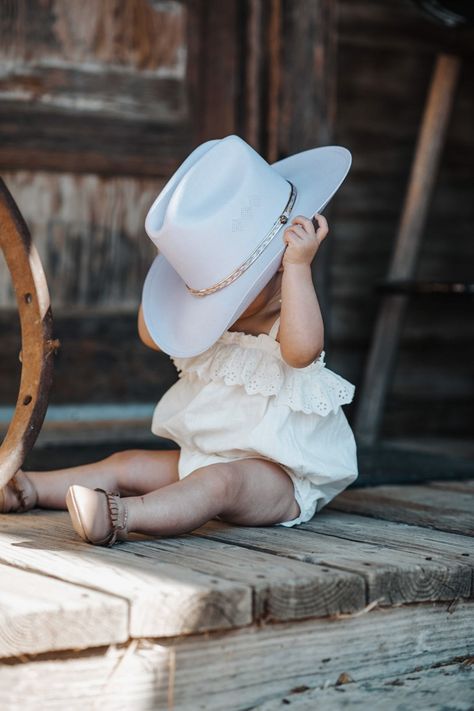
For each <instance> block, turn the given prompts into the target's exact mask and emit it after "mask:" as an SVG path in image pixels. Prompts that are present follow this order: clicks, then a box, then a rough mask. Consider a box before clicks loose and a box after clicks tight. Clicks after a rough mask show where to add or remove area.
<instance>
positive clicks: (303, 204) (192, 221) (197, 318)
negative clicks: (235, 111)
mask: <svg viewBox="0 0 474 711" xmlns="http://www.w3.org/2000/svg"><path fill="white" fill-rule="evenodd" d="M350 165H351V154H350V152H349V151H348V150H347V149H346V148H342V147H341V146H324V147H322V148H313V149H311V150H307V151H303V152H302V153H297V154H295V155H292V156H289V157H288V158H284V159H283V160H280V161H277V162H276V163H273V164H272V165H269V164H268V163H267V162H266V161H265V160H264V159H263V158H262V157H261V156H260V155H259V154H258V153H257V152H256V151H255V150H254V149H253V148H252V147H251V146H249V145H248V144H247V143H246V142H245V141H243V140H242V139H241V138H239V137H238V136H234V135H230V136H226V137H225V138H222V139H220V140H213V141H207V142H206V143H203V144H202V145H200V146H198V147H197V148H196V149H195V150H194V151H193V152H192V153H191V154H190V155H189V156H188V158H186V160H185V161H184V162H183V163H182V164H181V166H180V167H179V168H178V169H177V171H176V172H175V173H174V175H173V176H172V177H171V178H170V180H169V181H168V182H167V183H166V185H165V187H164V188H163V190H162V191H161V192H160V194H159V195H158V197H157V198H156V200H155V202H154V203H153V205H152V206H151V208H150V210H149V212H148V214H147V216H146V220H145V229H146V232H147V234H148V236H149V237H150V239H151V240H152V241H153V242H154V244H155V245H156V247H157V248H158V250H159V254H158V256H157V257H156V258H155V260H154V261H153V263H152V265H151V268H150V270H149V272H148V274H147V277H146V279H145V284H144V287H143V297H142V304H143V317H144V320H145V324H146V326H147V329H148V331H149V333H150V335H151V337H152V338H153V340H154V341H155V342H156V343H157V345H158V346H159V347H160V348H161V349H162V350H163V351H165V352H166V353H168V354H169V355H170V356H173V357H184V358H186V357H189V356H194V355H198V354H199V353H202V352H203V351H205V350H207V349H208V348H209V347H210V346H212V345H213V343H215V342H216V341H217V339H218V338H219V337H220V336H221V335H222V334H223V333H224V331H226V330H227V329H228V328H229V327H230V326H231V325H232V324H233V323H234V322H235V321H237V319H238V318H239V316H240V315H241V314H242V313H243V312H244V311H245V310H246V309H247V308H248V306H249V305H250V304H251V303H252V301H253V300H254V299H255V298H256V296H257V295H258V294H259V293H260V291H261V290H262V289H263V288H264V286H265V285H266V284H267V283H268V282H269V280H270V279H271V277H272V276H273V275H274V274H275V272H276V271H277V270H278V267H279V266H280V264H281V259H282V256H283V253H284V251H285V248H286V244H285V243H284V241H283V232H284V225H285V223H286V222H287V221H291V219H292V218H293V217H295V216H296V215H304V216H306V217H312V216H313V215H314V214H315V213H317V212H320V211H321V210H322V209H323V208H324V207H325V205H327V203H328V202H329V200H330V199H331V197H332V196H333V195H334V193H335V192H336V190H337V189H338V188H339V186H340V185H341V183H342V181H343V180H344V178H345V177H346V175H347V173H348V171H349V168H350Z"/></svg>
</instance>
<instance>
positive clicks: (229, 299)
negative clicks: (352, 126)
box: [142, 146, 351, 358]
mask: <svg viewBox="0 0 474 711" xmlns="http://www.w3.org/2000/svg"><path fill="white" fill-rule="evenodd" d="M350 166H351V154H350V152H349V151H348V150H347V149H346V148H343V147H342V146H324V147H321V148H313V149H310V150H307V151H303V152H302V153H297V154H295V155H292V156H289V157H288V158H284V159H283V160H280V161H277V162H276V163H273V164H272V168H273V169H274V170H276V171H277V172H278V173H280V175H282V176H283V177H284V178H287V179H288V180H290V181H291V182H292V183H293V184H294V185H295V186H296V189H297V191H298V194H297V198H296V201H295V204H294V206H293V209H292V211H291V213H290V216H289V219H288V222H289V223H290V222H291V220H292V219H293V218H294V217H295V216H296V215H304V216H306V217H312V216H313V215H314V214H315V213H318V212H321V210H323V209H324V207H325V206H326V205H327V203H328V202H329V200H330V199H331V198H332V197H333V195H334V194H335V192H336V191H337V189H338V188H339V186H340V185H341V183H342V182H343V180H344V178H345V177H346V175H347V173H348V171H349V168H350ZM283 234H284V228H283V227H282V229H281V230H280V231H279V232H278V233H277V234H276V235H275V237H274V238H273V239H272V240H271V242H270V244H269V245H268V246H267V247H266V249H265V250H264V252H263V253H262V254H261V255H260V257H259V258H258V259H257V260H256V261H255V262H254V263H253V264H252V266H251V267H249V269H247V271H245V272H244V273H243V274H241V275H240V276H239V277H238V279H236V280H235V281H234V282H232V283H231V284H229V285H228V286H226V287H224V288H223V289H220V290H219V291H216V292H214V293H212V294H208V295H207V296H204V297H199V296H194V295H193V294H191V293H190V292H189V291H188V289H187V287H186V284H185V283H184V281H183V280H182V279H181V277H180V276H179V274H178V273H177V272H176V271H175V269H174V268H173V267H172V266H171V264H170V263H169V262H168V261H167V259H166V258H165V257H164V256H163V255H162V254H159V255H158V256H157V257H156V258H155V260H154V261H153V263H152V265H151V267H150V269H149V271H148V274H147V276H146V279H145V283H144V286H143V294H142V305H143V317H144V320H145V324H146V327H147V329H148V332H149V333H150V336H151V337H152V339H153V340H154V341H155V342H156V344H157V345H158V346H159V347H160V348H161V350H163V351H164V352H165V353H167V354H168V355H170V356H172V357H177V358H178V357H179V358H188V357H191V356H196V355H199V354H200V353H203V352H204V351H206V350H207V349H208V348H210V347H211V346H212V345H213V344H214V343H215V342H216V341H217V340H218V338H219V337H220V336H221V335H222V334H223V333H224V331H226V330H227V329H228V328H229V327H230V326H231V325H232V324H233V323H235V321H236V320H237V319H238V318H239V316H240V315H241V314H242V313H244V311H245V310H246V309H247V308H248V306H249V305H250V304H251V303H252V301H253V300H254V299H255V298H256V296H257V295H258V294H259V293H260V291H261V290H262V289H263V288H264V287H265V286H266V284H267V283H268V282H269V280H270V279H271V278H272V276H273V275H274V274H275V272H276V271H277V269H278V267H279V266H280V264H281V259H282V257H283V253H284V251H285V247H286V245H285V243H284V241H283ZM216 258H218V257H216Z"/></svg>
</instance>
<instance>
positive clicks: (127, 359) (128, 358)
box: [0, 309, 177, 429]
mask: <svg viewBox="0 0 474 711" xmlns="http://www.w3.org/2000/svg"><path fill="white" fill-rule="evenodd" d="M54 327H55V336H56V337H57V338H59V339H60V341H61V350H60V353H59V354H58V357H57V359H56V362H55V369H54V384H53V388H52V391H51V398H50V402H51V404H58V405H59V404H68V405H73V404H75V403H87V404H88V405H93V404H94V403H101V404H103V403H113V402H129V403H140V402H141V403H150V401H152V402H153V401H154V400H155V401H158V400H159V398H160V397H161V396H162V395H163V393H164V392H165V391H166V390H167V389H168V388H169V387H170V386H171V385H172V384H173V383H174V382H175V381H176V379H177V371H176V368H175V367H174V365H173V363H172V362H171V360H170V358H169V357H168V356H167V355H166V354H164V353H162V352H158V353H157V352H156V351H152V350H150V349H149V348H146V346H144V345H143V344H142V342H141V341H140V339H139V337H138V332H137V311H136V310H135V309H133V310H132V311H126V312H113V311H111V310H110V309H109V310H107V309H103V310H102V311H101V312H98V313H97V312H96V313H95V314H94V313H93V312H92V313H91V312H89V313H88V310H87V309H82V310H80V311H79V312H76V313H74V312H72V313H69V314H67V315H66V314H64V312H63V313H62V314H61V313H57V312H56V311H55V313H54ZM0 329H1V334H2V335H1V353H2V368H1V369H0V393H1V398H2V401H1V404H2V405H7V404H11V405H13V404H14V403H15V402H16V392H17V391H15V388H17V387H18V382H19V373H20V363H19V360H18V354H19V352H20V347H21V340H20V337H19V328H18V316H17V314H16V313H13V312H11V311H9V312H8V313H2V312H1V310H0ZM148 429H149V428H148Z"/></svg>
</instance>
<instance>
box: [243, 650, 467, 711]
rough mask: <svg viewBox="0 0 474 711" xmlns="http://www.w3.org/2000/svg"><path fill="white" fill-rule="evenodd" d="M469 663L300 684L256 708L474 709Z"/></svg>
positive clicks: (306, 710)
mask: <svg viewBox="0 0 474 711" xmlns="http://www.w3.org/2000/svg"><path fill="white" fill-rule="evenodd" d="M465 661H466V662H468V663H463V662H459V663H455V664H446V665H444V664H443V665H442V666H435V668H434V669H426V670H425V669H424V670H419V671H416V672H411V673H408V674H399V675H397V676H396V677H393V676H392V677H390V678H388V679H383V680H382V679H380V680H377V681H366V682H362V683H357V682H353V681H352V682H348V683H342V684H340V685H337V682H336V685H334V684H331V685H330V686H328V687H326V688H320V689H311V690H310V691H305V690H304V687H299V689H298V687H297V688H296V689H295V690H294V691H293V693H290V694H287V695H286V696H285V697H284V698H282V699H281V698H280V699H275V700H272V701H266V702H265V703H263V704H259V705H258V706H254V707H253V708H252V711H277V709H286V708H287V707H288V704H291V711H295V709H296V711H310V710H311V709H315V708H318V707H319V708H325V709H331V711H342V709H349V708H350V709H351V711H352V710H354V711H366V710H367V709H389V708H390V709H395V708H396V709H403V708H406V709H428V708H429V709H430V710H431V711H447V709H449V711H471V709H472V699H473V698H474V678H473V677H474V675H473V674H472V669H471V668H470V664H471V663H472V662H471V663H469V659H468V660H465Z"/></svg>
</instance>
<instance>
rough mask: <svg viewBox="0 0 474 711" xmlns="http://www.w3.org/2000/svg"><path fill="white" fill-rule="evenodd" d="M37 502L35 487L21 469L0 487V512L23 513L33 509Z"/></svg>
mask: <svg viewBox="0 0 474 711" xmlns="http://www.w3.org/2000/svg"><path fill="white" fill-rule="evenodd" d="M37 502H38V492H37V491H36V487H35V486H34V484H33V482H32V481H31V480H30V479H29V478H28V476H27V475H26V474H25V472H24V471H22V470H21V469H19V470H18V471H17V473H16V474H15V475H14V476H13V477H12V478H11V479H10V481H9V482H8V484H6V485H5V486H4V487H3V488H2V489H0V513H23V511H29V510H30V509H33V508H34V507H35V506H36V504H37Z"/></svg>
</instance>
